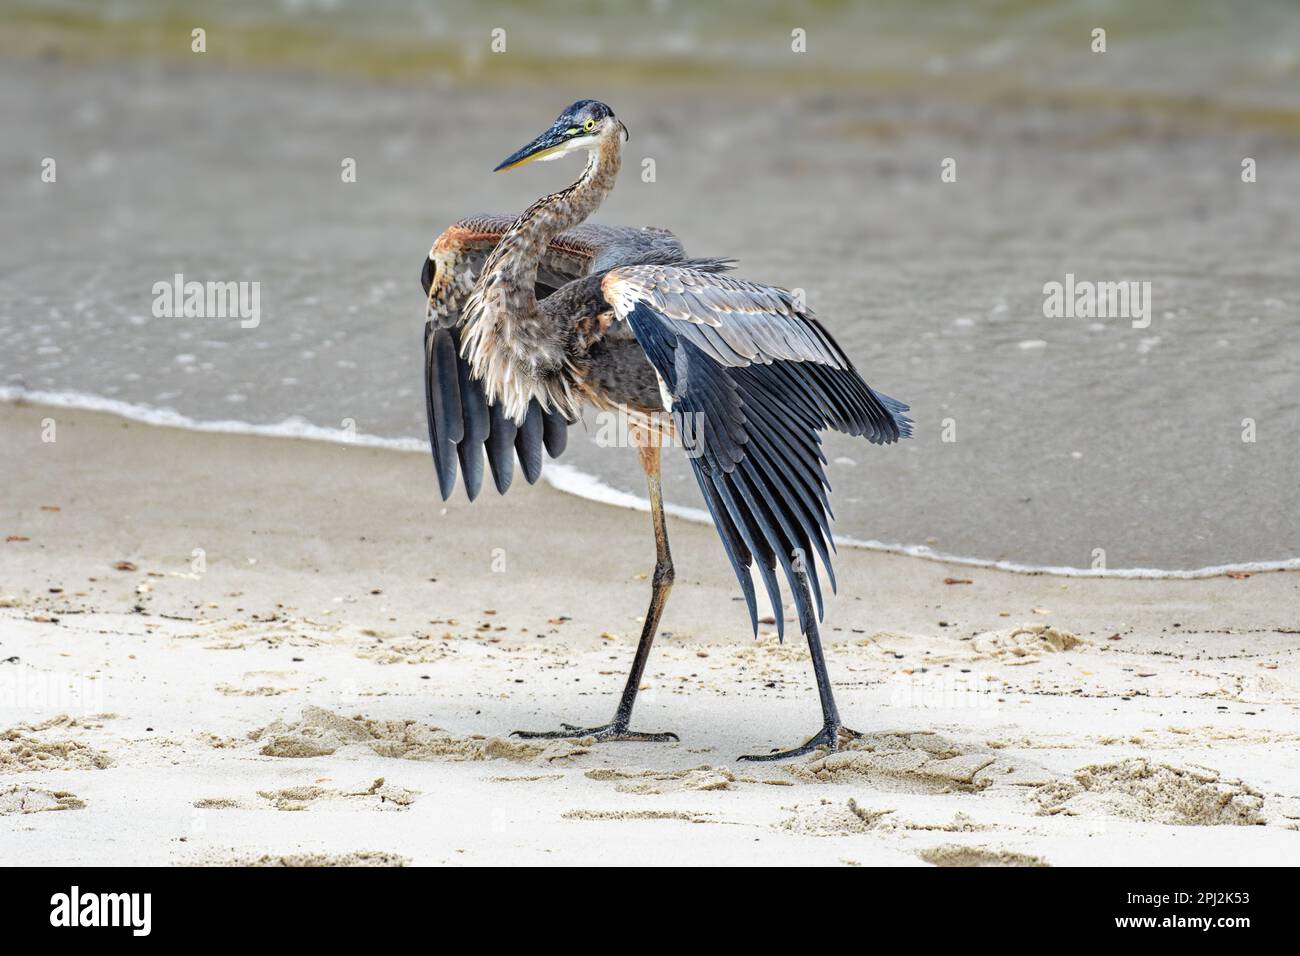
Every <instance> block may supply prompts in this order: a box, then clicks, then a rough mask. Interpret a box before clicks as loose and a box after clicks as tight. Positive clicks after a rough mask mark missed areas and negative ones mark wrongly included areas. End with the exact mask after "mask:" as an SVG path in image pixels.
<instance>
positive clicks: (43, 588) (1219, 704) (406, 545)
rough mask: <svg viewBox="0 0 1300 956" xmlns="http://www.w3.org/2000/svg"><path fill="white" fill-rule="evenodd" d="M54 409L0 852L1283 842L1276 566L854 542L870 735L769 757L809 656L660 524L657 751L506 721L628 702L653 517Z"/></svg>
mask: <svg viewBox="0 0 1300 956" xmlns="http://www.w3.org/2000/svg"><path fill="white" fill-rule="evenodd" d="M49 414H51V412H49V411H48V410H41V409H35V408H14V407H11V406H6V407H0V440H2V441H3V442H4V444H5V447H6V449H7V450H9V449H13V450H14V452H15V454H13V455H9V454H7V455H6V464H5V465H4V469H5V473H4V475H3V479H4V484H5V486H6V489H7V490H6V495H5V500H4V505H3V509H4V510H3V511H0V538H6V537H12V538H14V539H15V540H9V541H0V605H3V606H2V607H0V661H3V663H0V861H4V862H6V863H15V862H16V863H24V862H25V863H66V864H77V863H98V864H168V863H263V864H271V865H275V864H279V863H311V864H323V863H340V864H356V865H391V864H394V863H411V864H430V863H545V862H557V863H581V862H609V863H689V862H699V863H829V864H835V863H844V864H850V863H861V864H900V865H972V864H986V865H1040V864H1043V863H1046V864H1050V865H1078V864H1123V865H1148V864H1170V863H1172V864H1183V863H1245V864H1281V863H1291V862H1294V860H1295V859H1296V858H1297V856H1298V855H1300V833H1297V832H1296V831H1297V827H1300V756H1298V755H1300V710H1298V708H1297V704H1298V703H1300V661H1297V654H1296V646H1297V643H1298V642H1300V635H1298V634H1297V631H1298V630H1300V612H1298V611H1297V608H1300V574H1296V573H1293V572H1279V573H1273V574H1260V575H1255V576H1253V577H1250V578H1246V579H1230V578H1214V579H1208V580H1202V581H1119V580H1091V579H1088V580H1081V579H1068V580H1067V579H1060V578H1052V577H1048V576H1023V575H1012V574H1006V573H1002V572H995V571H986V570H972V569H969V568H955V567H950V566H945V565H942V564H938V563H934V562H927V561H922V560H918V559H913V558H907V557H901V556H897V555H884V554H875V553H867V552H856V551H845V552H843V553H842V554H841V556H840V559H839V561H838V562H837V570H838V571H839V573H840V576H841V594H840V596H839V597H838V598H836V599H834V600H833V601H832V603H831V605H830V613H829V615H828V620H827V623H826V638H827V641H828V650H827V655H828V659H829V663H830V668H831V672H832V677H833V679H834V680H835V683H836V688H837V694H838V699H839V703H840V709H841V711H842V713H843V714H844V717H845V720H846V722H847V723H848V724H849V725H850V726H852V727H855V728H857V729H858V730H860V731H862V732H863V733H864V735H865V736H864V737H863V738H862V739H861V740H859V741H856V742H855V743H854V744H853V745H852V748H851V749H848V750H846V751H843V752H840V753H837V754H831V755H819V756H817V757H813V758H809V759H802V760H798V761H795V762H792V763H790V764H784V765H770V764H764V765H753V764H745V763H737V762H736V761H735V759H734V758H735V757H736V755H738V754H740V753H744V752H754V751H762V750H766V749H767V748H769V747H773V746H788V745H790V744H793V743H796V742H797V741H798V740H800V739H802V738H803V737H805V736H807V735H808V734H809V733H811V732H812V731H814V730H815V729H816V726H817V723H818V711H817V703H816V694H815V690H814V689H813V686H812V681H811V673H810V669H809V666H808V661H807V652H806V649H805V648H804V647H803V646H802V645H801V644H800V643H798V642H791V643H788V644H787V645H785V646H780V645H778V644H777V643H776V641H775V638H774V636H770V635H768V636H764V637H763V638H761V639H760V640H759V641H758V642H754V641H752V640H751V639H750V638H749V636H748V634H747V622H746V620H745V617H744V611H743V605H742V604H740V603H739V602H738V601H736V600H734V598H735V596H736V595H735V585H734V580H733V579H732V578H731V576H730V571H729V569H728V568H727V566H726V564H725V561H724V559H723V558H722V555H721V549H720V548H719V547H718V546H717V544H716V542H715V541H714V540H713V532H712V530H711V529H708V528H703V527H696V526H692V525H689V524H684V523H680V522H674V523H673V525H672V528H671V533H672V537H673V543H674V553H675V555H676V558H677V567H678V577H677V581H678V584H677V588H676V590H675V592H674V594H673V597H672V601H671V602H670V605H669V610H668V612H667V614H666V617H665V621H664V629H665V631H666V632H668V633H667V634H666V635H665V636H664V637H663V638H662V639H661V641H660V643H659V644H658V645H657V646H656V649H655V653H654V656H653V657H652V659H651V662H650V665H649V668H648V670H647V677H646V686H645V688H644V690H643V692H642V694H641V698H640V700H639V702H638V706H637V712H636V719H635V724H636V725H637V726H638V727H639V728H641V729H645V730H674V731H676V732H678V733H679V734H680V735H681V738H682V740H681V743H678V744H625V743H619V744H604V745H595V746H590V745H587V744H583V743H580V742H579V743H572V742H566V741H558V742H543V743H534V742H521V741H518V740H511V739H509V738H508V737H507V734H508V732H509V731H510V730H511V729H514V728H521V727H522V728H538V727H547V726H553V725H555V724H556V723H558V722H559V721H560V720H567V721H576V722H581V723H584V724H593V723H601V722H603V721H604V720H606V719H607V718H608V717H609V715H610V713H611V712H612V710H613V706H614V701H615V697H616V694H617V691H618V690H619V689H620V688H621V686H622V681H623V676H624V674H625V672H626V668H627V665H628V663H629V660H630V657H631V653H632V649H633V646H634V640H635V633H636V628H637V618H638V616H639V615H640V614H641V613H642V611H643V610H644V603H645V600H646V598H647V596H648V594H647V592H648V583H647V580H646V578H645V572H646V571H648V570H649V567H648V565H649V564H650V563H652V543H651V541H650V537H649V534H648V529H647V528H646V527H644V526H645V525H647V524H648V520H647V518H646V516H645V515H644V514H637V513H633V512H624V511H620V510H617V509H612V508H605V507H601V506H597V505H593V504H590V503H588V502H583V501H580V500H577V499H573V498H569V497H566V496H562V495H559V494H557V493H555V492H553V491H550V490H547V489H545V488H526V487H520V488H517V489H514V490H512V491H511V493H510V495H509V496H508V497H507V498H505V499H496V498H495V496H494V497H493V498H492V499H490V500H488V499H485V500H483V501H480V502H479V503H477V504H475V505H473V506H469V505H467V504H465V503H464V502H463V500H461V499H457V500H455V501H454V502H453V503H451V504H450V505H448V506H443V505H442V504H441V502H439V501H438V500H437V496H436V493H435V491H434V488H433V476H432V473H431V470H430V466H429V465H428V463H427V462H425V461H423V460H422V459H420V458H418V457H415V456H409V455H401V454H395V453H388V452H381V451H375V450H369V449H360V448H344V447H331V446H326V445H316V444H311V443H307V442H292V441H277V440H270V439H257V438H238V437H231V436H217V435H196V434H191V433H185V432H179V431H173V430H170V429H159V428H150V427H147V426H141V425H132V424H127V423H123V422H120V421H117V420H115V419H112V418H109V417H106V416H101V415H92V414H88V413H80V412H78V413H71V412H67V411H62V410H61V411H58V412H57V413H55V414H57V417H58V419H59V441H58V442H57V443H56V444H54V445H45V444H42V443H41V442H40V440H39V430H40V420H41V418H43V417H45V416H47V415H49ZM56 508H57V509H58V510H52V509H56ZM196 548H201V549H203V564H202V565H201V566H199V565H195V564H194V563H193V562H194V558H193V557H192V555H193V552H194V549H196ZM496 549H501V550H500V551H499V552H498V551H497V550H496ZM500 554H504V556H505V559H506V572H505V573H496V572H494V571H493V570H492V560H493V557H494V556H499V555H500ZM647 559H650V560H647ZM119 562H129V565H123V567H125V568H127V569H126V570H117V569H116V568H115V565H116V564H118V563H119ZM130 565H134V568H133V569H132V568H131V567H130ZM196 568H197V570H196ZM945 578H955V579H961V580H970V581H971V583H970V584H945V583H944V580H945ZM431 579H434V580H431ZM54 588H57V589H60V590H59V591H57V592H53V591H52V590H51V589H54ZM373 592H378V593H373ZM940 622H943V624H942V625H941V624H940ZM765 630H770V628H767V629H765ZM602 633H608V635H609V637H608V638H602V637H601V635H602ZM11 658H16V659H11ZM7 659H10V660H7Z"/></svg>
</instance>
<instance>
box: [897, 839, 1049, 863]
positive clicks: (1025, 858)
mask: <svg viewBox="0 0 1300 956" xmlns="http://www.w3.org/2000/svg"><path fill="white" fill-rule="evenodd" d="M916 855H917V856H919V857H920V858H921V859H923V860H925V862H926V863H930V864H932V865H934V866H1051V864H1050V863H1048V862H1047V861H1046V860H1044V859H1043V858H1042V857H1041V856H1030V855H1029V854H1027V853H1013V852H1012V851H1010V850H990V849H987V848H985V847H978V846H960V845H958V844H956V843H945V844H944V845H943V846H934V847H930V848H929V849H925V850H921V851H920V852H919V853H917V854H916Z"/></svg>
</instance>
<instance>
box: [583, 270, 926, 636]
mask: <svg viewBox="0 0 1300 956" xmlns="http://www.w3.org/2000/svg"><path fill="white" fill-rule="evenodd" d="M601 288H602V291H603V293H604V295H605V299H606V301H608V302H609V303H610V305H611V306H612V307H613V309H614V312H615V314H616V315H617V316H618V317H619V318H621V319H624V320H626V321H627V322H628V324H629V326H630V327H631V329H632V332H633V334H634V335H635V336H636V338H637V341H638V342H639V343H640V344H641V347H642V348H643V349H644V350H645V353H646V356H647V357H648V358H649V359H650V363H651V364H652V365H653V366H654V367H655V371H656V372H658V374H659V377H660V379H661V381H662V383H663V388H664V392H665V399H666V400H667V401H668V402H669V403H670V407H671V411H672V414H673V418H674V421H675V423H676V425H677V429H678V433H679V434H680V436H681V438H682V440H683V443H684V445H685V446H686V449H687V454H688V455H689V456H690V462H691V466H692V468H693V469H694V471H695V478H696V480H697V481H698V483H699V486H700V491H701V492H703V494H704V500H705V502H706V503H707V505H708V508H709V512H710V514H712V516H713V521H714V524H715V525H716V526H717V528H718V533H719V535H720V536H721V537H722V544H723V547H724V549H725V550H726V552H727V557H728V558H729V559H730V561H731V565H732V567H733V569H734V570H735V572H736V577H737V578H739V580H740V585H741V588H742V589H743V590H744V592H745V601H746V603H747V604H748V606H749V614H750V621H751V623H752V625H753V626H754V629H755V631H756V632H757V629H758V611H757V607H756V603H755V597H754V587H753V584H752V582H751V581H750V576H749V568H750V566H751V565H752V564H753V562H754V560H755V559H757V562H758V571H759V574H760V576H761V577H762V579H763V583H764V586H765V588H766V590H767V593H768V596H769V597H770V598H771V601H772V606H773V608H774V609H776V621H777V629H778V632H780V633H781V635H782V637H784V622H783V621H782V616H781V612H780V608H781V607H782V603H781V589H780V585H779V584H778V581H777V576H776V568H777V566H778V565H779V566H780V567H781V568H782V570H783V571H784V573H785V577H786V580H787V582H788V583H789V584H790V587H791V590H792V592H793V593H794V596H795V601H796V604H797V606H798V611H799V622H800V626H801V628H802V629H804V630H807V628H808V627H809V625H810V624H811V623H812V621H813V613H814V609H813V608H812V607H810V606H808V602H807V599H806V598H805V597H803V594H804V593H805V592H802V591H801V590H800V589H799V588H797V587H795V580H794V576H795V574H797V573H798V572H799V571H800V570H807V572H808V578H809V581H810V583H811V584H812V590H813V594H814V595H815V598H816V603H817V608H816V614H817V616H818V617H820V616H821V608H822V597H821V588H820V585H819V584H818V581H817V572H816V565H815V561H814V554H815V555H816V556H817V557H818V558H820V560H821V563H822V565H823V567H825V569H826V573H827V576H828V577H829V579H830V582H831V587H832V588H834V587H835V575H834V571H833V570H832V568H831V562H830V553H829V552H830V549H833V548H834V541H833V540H832V538H831V530H830V518H831V510H830V501H829V499H828V497H827V491H829V490H830V485H829V483H828V482H827V480H826V472H825V469H824V467H823V466H824V465H825V463H826V456H825V455H824V453H823V452H822V449H821V438H820V435H819V433H820V432H822V431H825V430H827V429H835V430H836V431H841V432H845V433H847V434H850V435H858V436H862V437H864V438H866V439H867V440H868V441H871V442H873V443H875V444H886V443H889V442H894V441H897V440H898V439H899V438H903V437H907V436H908V435H910V434H911V424H912V423H911V421H910V420H909V419H908V418H907V417H906V416H905V415H904V414H903V413H904V412H906V411H907V410H908V407H907V406H906V405H904V404H903V403H902V402H898V401H895V400H894V399H892V398H889V397H888V396H885V395H880V394H878V393H876V392H874V391H872V389H871V388H870V387H869V386H868V385H867V383H866V382H865V381H863V380H862V376H861V375H859V374H858V371H857V369H855V368H854V367H853V363H852V362H850V361H849V359H848V357H847V356H846V355H845V354H844V352H843V350H842V349H841V348H840V347H839V345H838V344H837V343H836V342H835V340H834V339H832V338H831V336H830V334H829V333H828V332H827V331H826V329H825V328H823V327H822V325H821V323H820V322H818V321H817V319H816V318H815V317H814V316H813V314H812V312H811V311H810V310H808V309H806V308H804V307H801V306H800V305H799V303H798V302H797V301H796V300H795V298H794V296H793V295H792V294H791V293H790V292H787V291H786V290H785V289H778V288H774V287H772V286H764V285H759V284H757V283H753V282H746V281H745V280H743V279H735V278H732V277H731V276H727V275H719V274H716V273H708V272H699V271H696V270H692V269H683V268H678V267H674V266H629V267H624V268H617V269H614V270H612V271H611V272H610V273H609V274H608V275H607V276H606V277H605V279H604V281H603V282H602V286H601Z"/></svg>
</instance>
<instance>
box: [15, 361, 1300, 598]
mask: <svg viewBox="0 0 1300 956" xmlns="http://www.w3.org/2000/svg"><path fill="white" fill-rule="evenodd" d="M0 404H3V405H16V406H26V405H30V406H35V407H46V408H51V409H54V408H60V409H68V410H74V411H85V412H92V413H99V414H105V415H110V416H113V417H116V418H121V419H124V420H126V421H131V422H138V423H140V424H143V425H150V426H154V427H160V428H177V429H182V430H188V431H194V432H199V433H205V434H224V435H248V436H256V437H260V438H270V439H282V440H303V441H317V442H325V443H332V444H339V445H355V446H357V447H362V448H375V449H382V450H385V451H393V452H400V453H410V454H421V455H424V456H426V457H427V456H428V454H429V446H428V442H427V441H426V440H424V439H419V438H385V437H382V436H378V435H368V434H351V435H349V434H348V433H345V432H344V431H343V430H341V429H337V428H327V427H324V426H320V425H313V424H311V423H310V422H307V421H305V420H295V419H293V418H288V419H283V420H282V421H280V422H278V423H273V424H263V425H256V424H252V423H250V422H244V421H240V420H238V419H214V420H199V419H195V418H191V417H190V416H188V415H183V414H181V413H180V412H177V411H175V410H174V409H170V408H159V407H156V406H151V405H143V404H140V403H137V402H125V401H121V400H119V399H113V398H105V397H103V396H99V395H93V394H90V393H88V392H69V391H62V392H51V391H42V390H28V389H25V388H23V387H21V386H9V385H0ZM541 480H542V481H543V482H545V483H546V484H547V485H548V486H549V487H551V488H553V489H555V490H556V491H559V492H562V493H564V494H568V495H572V496H574V497H577V498H581V499H583V500H586V501H591V502H593V503H595V504H600V505H606V506H609V507H614V508H623V509H628V510H634V511H647V510H648V509H649V502H648V501H646V500H644V499H642V498H640V497H639V496H636V495H631V494H628V493H627V492H623V491H619V490H617V489H615V488H612V487H610V486H609V485H607V484H605V483H604V482H603V481H602V480H601V479H600V478H599V477H598V476H596V475H591V474H589V473H587V472H584V471H580V470H578V469H576V468H574V467H572V466H570V465H567V464H565V463H564V461H563V460H558V461H556V460H552V459H547V461H546V463H545V467H544V468H543V470H542V478H541ZM457 494H460V495H461V496H462V497H463V492H462V491H461V489H460V488H459V484H458V487H457ZM665 510H666V511H667V512H668V513H669V514H672V515H674V516H675V517H678V518H681V519H683V520H686V521H690V522H692V523H695V524H700V525H705V526H707V527H712V521H711V519H710V518H709V516H708V513H707V512H705V511H704V510H703V509H697V508H688V507H684V506H681V505H672V504H669V505H667V507H666V509H665ZM835 544H836V546H837V547H841V548H854V549H859V550H865V551H876V552H880V553H882V554H895V555H900V556H904V557H911V558H917V559H920V560H923V561H934V562H938V563H940V564H946V565H951V566H958V567H967V568H985V569H989V570H993V571H1002V572H1006V573H1009V574H1023V575H1031V576H1034V575H1048V576H1053V577H1064V578H1118V579H1137V580H1200V579H1204V578H1215V577H1223V576H1231V575H1234V574H1242V573H1245V574H1266V573H1271V572H1276V571H1295V570H1300V556H1297V557H1292V558H1280V559H1276V560H1258V561H1242V562H1235V563H1227V564H1217V565H1210V566H1206V567H1200V568H1186V569H1181V568H1102V569H1098V568H1076V567H1057V566H1038V565H1031V564H1021V563H1019V562H1015V561H1007V560H999V559H993V558H979V557H970V556H966V555H952V554H944V553H942V552H936V551H932V550H931V549H930V548H928V547H927V546H926V545H923V544H889V543H886V542H881V541H874V540H872V541H865V540H862V539H858V538H853V537H848V536H841V535H836V536H835Z"/></svg>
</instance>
